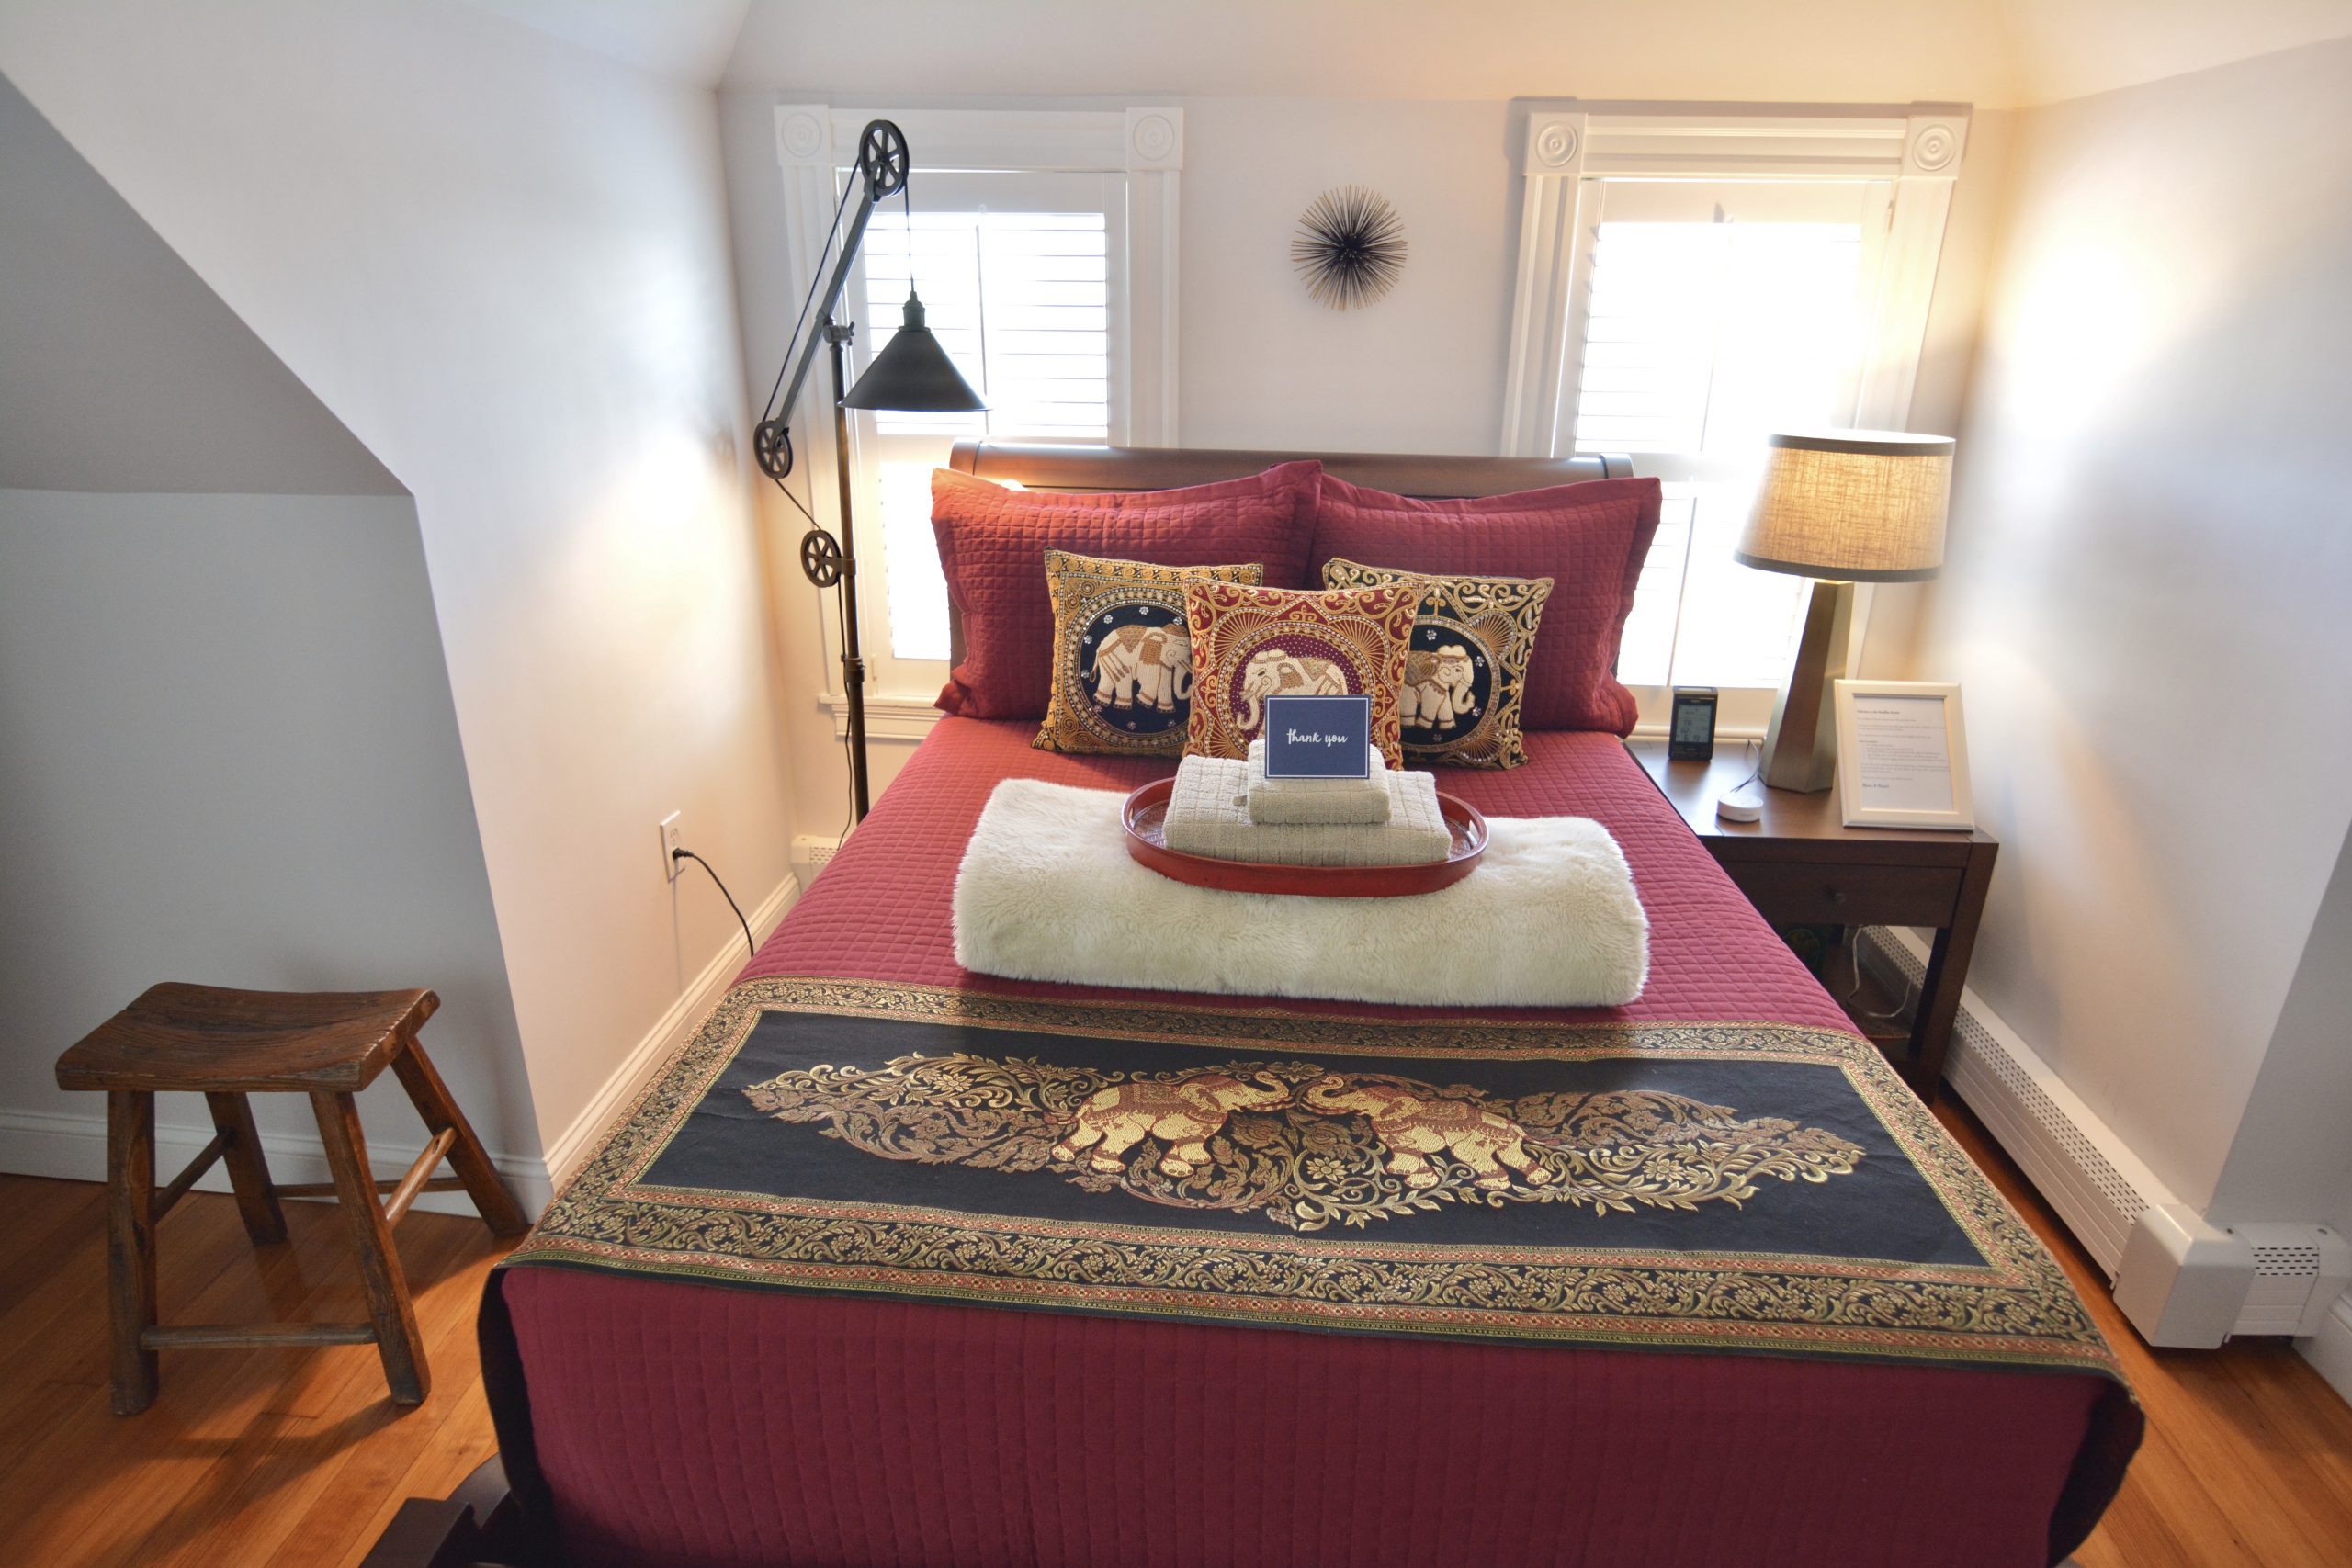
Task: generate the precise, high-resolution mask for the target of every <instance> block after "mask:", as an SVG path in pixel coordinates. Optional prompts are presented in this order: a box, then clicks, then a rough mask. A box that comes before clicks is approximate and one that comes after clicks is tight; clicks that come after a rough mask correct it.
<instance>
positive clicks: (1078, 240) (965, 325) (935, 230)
mask: <svg viewBox="0 0 2352 1568" xmlns="http://www.w3.org/2000/svg"><path fill="white" fill-rule="evenodd" d="M1108 230H1109V220H1108V218H1107V217H1106V215H1105V214H1103V212H1100V211H1093V212H1023V211H1013V212H989V211H977V212H918V213H915V214H913V216H912V217H911V218H909V217H907V216H906V215H903V214H901V213H898V212H877V213H876V214H875V216H874V220H873V222H872V224H871V225H870V226H869V227H868V228H867V230H866V239H865V319H866V320H867V321H872V322H873V323H874V326H875V333H874V341H873V344H872V346H871V350H870V353H872V354H879V353H880V352H881V351H882V348H883V345H884V344H888V342H889V341H890V338H891V336H892V335H893V334H894V333H896V331H897V329H898V324H899V318H900V307H901V305H902V304H903V302H904V301H905V299H906V298H907V288H908V284H909V280H910V278H911V279H912V280H913V282H914V285H915V287H916V288H917V289H918V291H919V292H920V293H921V295H922V302H923V307H924V310H925V315H926V320H927V322H928V324H929V326H930V328H931V330H932V333H933V335H935V336H936V337H937V338H938V339H939V343H940V346H941V347H943V348H944V349H945V350H946V351H947V354H948V356H949V357H950V358H952V359H954V360H955V361H956V368H957V369H958V370H961V371H962V372H963V373H964V378H965V379H966V380H967V381H969V382H971V383H972V385H973V387H974V388H976V389H978V391H979V393H980V395H981V396H983V397H985V398H986V399H988V401H989V408H988V412H986V413H979V414H914V413H889V412H884V413H880V414H877V415H876V424H877V427H878V428H879V429H880V431H881V432H882V433H883V434H942V435H945V436H947V437H948V438H949V439H950V440H951V441H954V440H960V439H964V438H967V437H969V436H974V435H978V434H982V433H984V432H985V433H986V434H989V435H993V436H1000V437H1018V436H1032V437H1035V438H1037V439H1040V440H1044V439H1048V438H1051V439H1056V440H1065V441H1101V440H1103V438H1104V436H1105V435H1106V434H1108V433H1109V431H1110V420H1111V358H1110V355H1111V300H1110V291H1111V286H1110V276H1109V268H1110V263H1109V254H1108V253H1109V246H1110V235H1109V232H1108Z"/></svg>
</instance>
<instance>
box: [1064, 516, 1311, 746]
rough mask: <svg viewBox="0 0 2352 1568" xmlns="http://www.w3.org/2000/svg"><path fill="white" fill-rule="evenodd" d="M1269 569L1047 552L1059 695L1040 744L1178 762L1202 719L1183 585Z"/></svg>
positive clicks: (1248, 577)
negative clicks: (1190, 727) (1196, 717)
mask: <svg viewBox="0 0 2352 1568" xmlns="http://www.w3.org/2000/svg"><path fill="white" fill-rule="evenodd" d="M1264 576H1265V569H1264V568H1262V567H1259V566H1256V565H1250V566H1153V565H1150V564H1149V563H1148V562H1145V561H1135V560H1098V559H1096V558H1094V557H1092V556H1074V555H1071V554H1070V553H1069V551H1067V550H1047V551H1046V589H1047V591H1048V592H1050V593H1051V594H1052V596H1053V601H1054V689H1053V695H1052V696H1051V698H1050V699H1049V700H1048V701H1047V703H1046V722H1045V724H1044V726H1043V727H1042V728H1039V729H1038V731H1037V739H1035V740H1034V741H1032V742H1031V744H1032V745H1034V746H1035V747H1037V748H1038V749H1039V750H1045V751H1106V752H1111V753H1114V754H1116V755H1122V756H1130V757H1152V756H1164V757H1172V756H1174V755H1176V754H1177V753H1178V752H1180V751H1182V750H1183V749H1184V732H1185V728H1186V726H1187V724H1188V723H1189V722H1190V720H1191V718H1192V713H1193V701H1192V698H1193V644H1192V638H1191V634H1190V633H1189V632H1188V631H1187V630H1186V629H1185V626H1184V585H1185V584H1186V583H1187V582H1191V581H1194V580H1201V581H1217V582H1242V583H1248V584H1250V585H1251V586H1253V587H1254V586H1255V585H1256V584H1257V583H1258V582H1260V581H1262V580H1263V578H1264Z"/></svg>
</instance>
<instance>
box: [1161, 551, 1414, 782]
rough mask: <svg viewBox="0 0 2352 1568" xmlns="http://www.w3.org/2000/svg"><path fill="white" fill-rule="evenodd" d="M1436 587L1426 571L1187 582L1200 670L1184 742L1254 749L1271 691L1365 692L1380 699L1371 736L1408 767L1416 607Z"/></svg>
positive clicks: (1228, 752) (1396, 763)
mask: <svg viewBox="0 0 2352 1568" xmlns="http://www.w3.org/2000/svg"><path fill="white" fill-rule="evenodd" d="M1428 589H1429V584H1428V582H1427V581H1424V580H1422V579H1420V578H1418V577H1400V578H1399V579H1398V580H1397V581H1395V582H1390V583H1382V584H1380V585H1378V586H1375V587H1370V588H1341V589H1327V590H1325V591H1323V592H1314V591H1312V590H1309V591H1306V592H1285V591H1284V590H1282V589H1279V588H1250V587H1248V586H1246V585H1244V584H1241V583H1238V582H1214V581H1194V582H1188V583H1186V584H1185V585H1184V619H1185V622H1186V624H1187V626H1188V627H1189V628H1190V630H1191V632H1192V634H1193V669H1194V671H1197V674H1196V677H1195V682H1194V685H1193V715H1192V722H1191V725H1190V728H1188V729H1187V731H1186V733H1185V739H1184V750H1186V751H1187V752H1189V753H1193V754H1195V755H1198V756H1203V757H1247V756H1249V755H1250V742H1251V741H1252V740H1255V739H1258V737H1259V736H1260V735H1261V734H1263V733H1264V732H1265V724H1266V699H1267V698H1268V697H1280V696H1340V695H1351V696H1352V695H1362V696H1367V697H1370V698H1371V699H1372V743H1373V744H1374V745H1375V746H1377V747H1379V748H1380V755H1381V760H1382V761H1385V762H1386V763H1387V764H1388V765H1389V766H1390V767H1392V768H1401V767H1403V766H1404V765H1405V755H1404V750H1403V745H1402V740H1401V738H1400V734H1399V731H1398V729H1397V688H1398V687H1399V686H1400V685H1401V684H1402V683H1403V682H1404V679H1405V655H1406V652H1407V649H1408V645H1409V644H1410V642H1411V640H1412V636H1413V613H1414V611H1415V610H1416V609H1418V608H1419V605H1420V602H1421V595H1422V594H1423V593H1425V592H1428Z"/></svg>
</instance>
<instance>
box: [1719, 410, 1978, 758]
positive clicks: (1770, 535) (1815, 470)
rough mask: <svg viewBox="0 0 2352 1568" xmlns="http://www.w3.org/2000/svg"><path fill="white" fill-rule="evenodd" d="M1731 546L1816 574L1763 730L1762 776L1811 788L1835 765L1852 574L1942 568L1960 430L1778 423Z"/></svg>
mask: <svg viewBox="0 0 2352 1568" xmlns="http://www.w3.org/2000/svg"><path fill="white" fill-rule="evenodd" d="M1765 445H1766V446H1767V448H1768V451H1767V455H1766V460H1765V466H1764V482H1763V484H1762V486H1761V487H1760V488H1758V491H1757V492H1756V506H1755V509H1754V511H1752V512H1751V513H1749V514H1748V519H1747V531H1746V532H1745V533H1744V534H1742V535H1741V536H1740V540H1739V547H1738V548H1737V549H1736V550H1734V551H1733V552H1732V558H1733V559H1735V560H1736V561H1738V562H1739V563H1740V564H1741V565H1742V566H1752V567H1755V568H1757V569H1758V570H1762V571H1784V572H1788V573H1790V574H1791V575H1792V576H1796V577H1810V578H1813V579H1814V580H1815V581H1814V584H1813V597H1812V599H1811V600H1810V601H1809V602H1808V603H1807V604H1806V606H1805V613H1804V635H1803V637H1800V638H1799V640H1798V643H1797V659H1796V665H1795V668H1794V669H1792V671H1790V673H1789V683H1788V684H1787V685H1786V686H1784V687H1782V688H1781V694H1780V696H1779V697H1778V698H1776V699H1775V700H1774V702H1773V704H1772V723H1771V728H1769V729H1767V730H1766V731H1765V732H1764V764H1763V774H1764V782H1765V783H1766V784H1770V785H1771V786H1772V787H1773V788H1774V789H1788V790H1799V791H1803V792H1806V793H1813V792H1816V791H1820V790H1825V789H1827V788H1828V787H1829V786H1830V784H1832V783H1834V782H1835V781H1836V779H1837V777H1838V724H1837V719H1836V716H1835V715H1836V711H1837V710H1836V707H1835V705H1834V702H1833V698H1834V695H1835V685H1834V682H1836V681H1837V680H1838V678H1839V677H1840V676H1842V675H1844V674H1845V673H1846V669H1847V662H1848V660H1849V658H1850V656H1851V653H1852V649H1853V640H1854V584H1855V583H1857V582H1917V581H1921V580H1923V579H1926V578H1930V577H1933V576H1935V575H1936V573H1937V572H1939V571H1940V570H1942V569H1943V559H1944V510H1945V507H1946V504H1947V502H1949V500H1950V498H1951V455H1952V439H1951V436H1949V435H1913V434H1908V433H1906V432H1904V431H1888V430H1841V431H1835V432H1831V433H1827V434H1818V435H1773V436H1769V437H1767V438H1766V442H1765Z"/></svg>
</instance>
